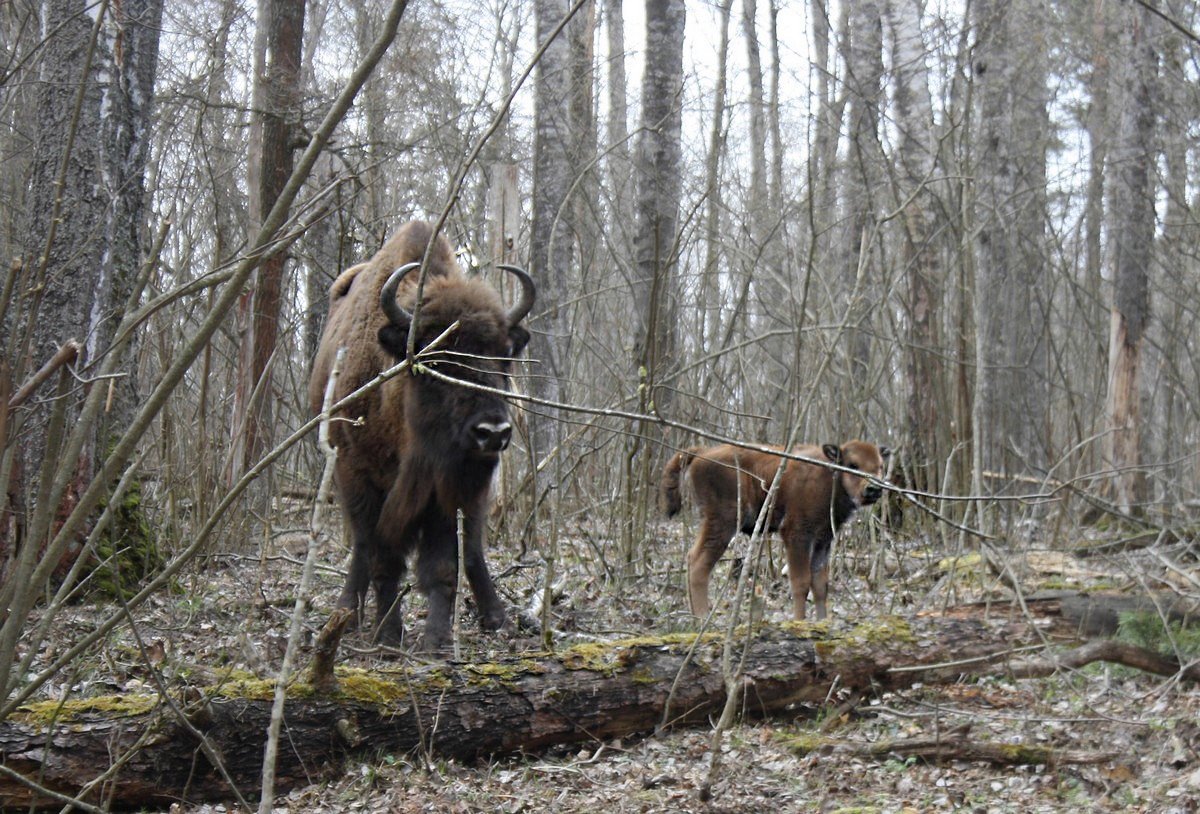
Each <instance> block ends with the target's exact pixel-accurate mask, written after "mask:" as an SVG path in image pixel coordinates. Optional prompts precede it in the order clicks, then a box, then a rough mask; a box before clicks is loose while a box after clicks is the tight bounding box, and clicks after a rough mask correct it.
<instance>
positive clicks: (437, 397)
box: [379, 263, 536, 471]
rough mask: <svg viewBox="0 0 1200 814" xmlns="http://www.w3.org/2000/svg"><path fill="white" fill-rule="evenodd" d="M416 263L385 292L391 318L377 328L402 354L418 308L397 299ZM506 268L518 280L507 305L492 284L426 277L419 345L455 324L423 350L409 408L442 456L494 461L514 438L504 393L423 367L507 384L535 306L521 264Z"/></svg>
mask: <svg viewBox="0 0 1200 814" xmlns="http://www.w3.org/2000/svg"><path fill="white" fill-rule="evenodd" d="M419 266H420V264H419V263H408V264H407V265H404V266H401V267H400V268H399V269H397V270H396V271H394V272H393V273H392V275H391V277H389V278H388V281H387V282H386V283H385V284H384V286H383V289H382V292H381V299H380V306H381V308H382V309H383V312H384V314H385V315H387V318H388V323H387V324H386V325H384V326H383V327H382V328H380V329H379V342H380V344H381V345H382V346H383V348H384V350H386V351H387V352H388V353H389V354H391V355H392V356H394V357H396V358H397V359H402V358H404V357H405V356H406V353H407V348H408V336H409V332H410V331H411V330H412V329H413V315H412V314H411V313H409V311H408V310H406V309H405V308H404V307H403V306H402V305H400V303H399V302H397V300H396V291H397V288H398V287H399V286H400V283H401V282H402V281H403V280H404V279H405V277H406V276H407V275H408V274H409V273H411V272H412V271H414V270H415V269H417V268H418V267H419ZM501 268H503V269H504V270H505V271H508V272H510V273H511V274H513V275H514V276H515V277H516V278H517V280H518V281H519V282H520V285H521V296H520V299H519V301H518V302H517V304H516V305H515V306H513V307H512V308H511V309H509V310H507V311H506V310H504V308H503V307H502V305H501V302H500V298H499V295H498V294H497V293H496V291H495V289H493V288H492V287H491V286H489V285H487V284H486V283H484V282H483V281H482V280H479V279H470V278H464V277H460V276H449V275H434V274H431V275H429V276H428V277H427V279H426V281H425V285H424V291H423V293H422V302H421V309H420V314H419V317H418V319H417V325H416V331H417V335H416V338H415V347H417V348H418V349H420V348H424V347H426V346H428V345H429V344H430V343H431V342H433V341H434V340H435V339H437V338H438V337H439V336H441V335H442V334H443V333H445V332H446V331H447V329H449V328H450V327H451V326H452V325H454V324H455V323H457V327H456V328H455V329H454V330H453V331H452V332H450V334H449V335H448V336H446V337H444V338H443V339H442V341H441V342H440V343H439V344H438V345H437V347H435V348H434V349H432V350H430V351H429V352H426V353H422V354H421V355H420V360H419V361H420V366H418V367H416V368H414V371H413V377H412V379H410V380H409V382H408V384H407V388H408V389H407V396H406V398H405V411H406V413H407V415H406V418H407V421H408V425H409V427H410V428H411V430H412V436H413V438H412V440H413V441H414V442H416V444H417V445H419V446H420V447H421V448H423V449H424V451H425V452H426V454H427V455H429V456H432V457H434V458H435V459H437V460H442V461H447V462H449V461H456V462H465V461H467V460H476V461H481V462H494V461H495V460H497V458H498V457H499V455H500V453H501V452H502V451H503V450H504V449H505V448H506V447H507V446H508V443H509V440H510V439H511V437H512V425H511V424H510V423H509V420H508V405H507V404H506V403H505V401H504V399H502V398H500V397H499V396H497V395H495V394H494V393H486V392H482V391H479V390H473V389H471V388H467V387H459V386H458V385H455V384H452V383H450V382H447V381H444V380H442V379H440V378H437V377H434V376H429V375H422V373H421V366H425V367H428V368H431V369H434V370H437V371H438V372H440V373H442V374H444V375H446V376H449V377H452V378H454V379H457V380H459V381H463V382H467V383H470V384H478V385H484V386H487V387H491V388H493V389H503V388H505V387H506V386H507V383H508V375H509V372H510V369H511V366H512V360H513V358H514V357H515V356H517V354H519V353H520V352H521V351H522V350H523V349H524V347H525V345H526V344H527V343H528V342H529V332H528V331H527V330H525V328H523V327H522V326H521V325H520V324H519V323H520V322H521V320H522V319H524V318H525V316H526V315H527V314H528V313H529V311H530V309H531V308H532V307H533V301H534V297H535V293H536V291H535V288H534V284H533V280H532V279H531V278H530V276H529V275H528V274H527V273H526V272H525V271H523V270H522V269H519V268H517V267H515V266H501ZM488 469H489V471H490V468H488Z"/></svg>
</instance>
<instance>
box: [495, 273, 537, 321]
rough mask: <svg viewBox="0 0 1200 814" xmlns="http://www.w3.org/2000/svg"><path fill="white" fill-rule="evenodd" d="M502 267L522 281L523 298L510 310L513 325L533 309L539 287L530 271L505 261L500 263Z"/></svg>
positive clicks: (510, 319) (509, 319)
mask: <svg viewBox="0 0 1200 814" xmlns="http://www.w3.org/2000/svg"><path fill="white" fill-rule="evenodd" d="M500 268H502V269H504V270H505V271H507V272H510V273H512V274H514V275H516V278H517V279H518V280H520V281H521V299H520V300H518V301H517V304H516V305H514V306H513V307H512V310H511V311H509V312H508V327H510V328H511V327H513V326H514V325H516V324H517V323H518V322H520V321H521V320H523V319H525V316H526V315H527V314H528V313H529V312H530V311H531V310H533V300H534V298H535V297H536V296H537V287H536V286H534V284H533V278H532V277H530V276H529V272H527V271H525V269H523V268H520V267H518V266H509V265H506V264H504V263H501V264H500Z"/></svg>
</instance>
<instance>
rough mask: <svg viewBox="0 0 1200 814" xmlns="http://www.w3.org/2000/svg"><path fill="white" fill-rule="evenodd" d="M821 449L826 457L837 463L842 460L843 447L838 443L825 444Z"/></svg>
mask: <svg viewBox="0 0 1200 814" xmlns="http://www.w3.org/2000/svg"><path fill="white" fill-rule="evenodd" d="M821 451H822V452H824V453H825V457H826V458H828V459H829V460H831V461H833V462H834V463H835V464H840V463H841V462H842V448H841V447H839V446H838V445H837V444H824V445H823V446H822V447H821Z"/></svg>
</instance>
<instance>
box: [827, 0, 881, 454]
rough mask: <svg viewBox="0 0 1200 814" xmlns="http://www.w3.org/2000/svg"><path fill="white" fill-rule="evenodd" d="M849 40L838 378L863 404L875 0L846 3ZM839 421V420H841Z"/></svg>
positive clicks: (877, 96)
mask: <svg viewBox="0 0 1200 814" xmlns="http://www.w3.org/2000/svg"><path fill="white" fill-rule="evenodd" d="M851 6H852V7H851V9H850V42H849V47H848V49H847V53H846V85H847V93H848V94H849V98H850V101H849V105H850V110H849V115H848V127H849V132H848V136H849V147H848V154H847V158H846V164H845V166H844V167H843V171H842V173H841V176H840V177H841V179H842V181H841V184H840V186H841V188H842V193H843V195H844V196H845V197H844V201H845V223H846V226H847V228H846V229H845V230H844V231H843V232H842V240H843V244H842V251H841V257H842V273H843V274H844V275H845V278H844V280H845V281H844V295H843V296H844V299H843V301H842V304H841V305H842V307H843V308H844V309H845V315H846V316H845V319H846V324H847V327H848V328H849V331H848V333H847V337H848V339H849V345H848V349H849V354H848V355H849V370H850V375H849V376H848V377H845V379H844V382H843V385H842V386H843V388H844V391H845V392H844V394H843V398H844V399H845V403H846V404H854V405H863V406H865V405H866V404H867V403H868V398H869V395H870V364H871V346H870V339H869V333H870V332H869V330H868V325H867V324H866V323H867V320H868V318H869V315H870V313H871V311H872V310H873V309H874V307H875V305H876V300H877V298H878V289H876V288H875V286H870V287H867V286H866V285H865V283H866V281H868V280H870V279H871V278H872V277H874V276H875V275H874V274H872V273H869V272H866V269H867V266H868V265H869V264H870V259H869V258H870V253H871V246H872V244H873V240H874V237H875V229H876V226H877V223H878V219H879V205H878V202H877V200H876V196H877V195H878V194H880V191H881V190H882V189H883V179H884V174H883V167H882V161H881V159H882V150H881V148H880V142H879V120H880V113H881V105H882V100H883V88H882V82H883V27H882V15H881V7H880V4H879V3H878V2H876V0H861V2H857V3H853V4H851ZM847 419H848V423H850V424H851V426H842V427H836V428H835V430H834V431H835V432H836V433H838V434H839V435H842V436H844V435H846V434H847V433H858V432H860V431H861V430H860V429H859V426H860V424H861V423H862V422H856V421H855V420H854V418H853V417H850V416H848V417H847ZM844 421H845V420H844Z"/></svg>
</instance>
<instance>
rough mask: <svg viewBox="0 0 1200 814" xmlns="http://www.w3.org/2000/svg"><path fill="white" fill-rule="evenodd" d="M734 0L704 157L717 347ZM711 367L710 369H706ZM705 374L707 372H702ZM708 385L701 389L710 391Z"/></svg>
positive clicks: (710, 307)
mask: <svg viewBox="0 0 1200 814" xmlns="http://www.w3.org/2000/svg"><path fill="white" fill-rule="evenodd" d="M732 7H733V0H722V2H721V3H720V4H719V5H718V7H717V13H718V14H719V15H720V18H721V22H720V31H721V33H720V36H719V40H718V43H719V44H718V46H717V68H716V86H715V88H714V89H713V94H712V100H713V110H712V126H711V128H710V129H709V136H708V155H707V156H706V157H705V160H704V199H705V215H704V271H703V276H702V278H701V280H700V294H699V296H700V337H701V347H702V348H703V349H710V348H715V347H717V341H718V337H720V336H721V297H720V291H721V288H720V274H721V257H722V251H721V212H722V209H723V208H724V206H725V204H724V198H723V195H722V192H721V190H722V188H723V186H724V185H723V184H722V182H721V166H722V163H723V162H722V159H723V157H724V155H725V136H726V122H725V118H726V115H725V104H726V99H725V97H726V93H727V91H726V89H727V87H728V79H727V76H726V74H727V72H728V63H729V20H730V16H731V15H730V11H731V9H732ZM706 369H707V368H706ZM701 375H704V373H703V372H702V374H701ZM707 391H708V387H707V385H706V384H703V383H702V384H701V386H700V392H701V393H707Z"/></svg>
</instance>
